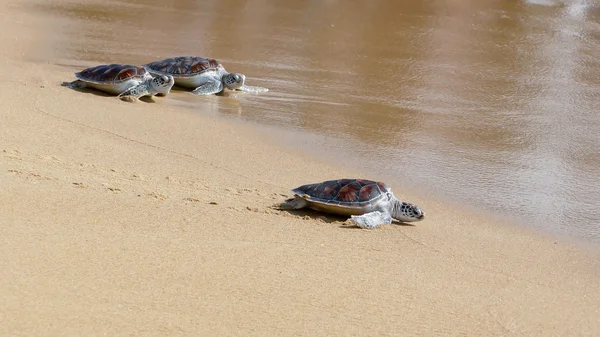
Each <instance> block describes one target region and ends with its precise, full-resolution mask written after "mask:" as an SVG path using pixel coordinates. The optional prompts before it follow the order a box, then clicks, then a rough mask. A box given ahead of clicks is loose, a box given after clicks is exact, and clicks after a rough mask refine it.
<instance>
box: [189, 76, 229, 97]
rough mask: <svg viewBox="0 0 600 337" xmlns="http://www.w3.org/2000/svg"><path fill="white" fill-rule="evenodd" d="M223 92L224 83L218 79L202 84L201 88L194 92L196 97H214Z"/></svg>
mask: <svg viewBox="0 0 600 337" xmlns="http://www.w3.org/2000/svg"><path fill="white" fill-rule="evenodd" d="M221 91H223V82H222V81H219V80H217V79H211V80H209V81H207V82H206V83H203V84H201V85H200V86H199V87H197V88H196V89H194V91H192V94H194V95H212V94H218V93H220V92H221Z"/></svg>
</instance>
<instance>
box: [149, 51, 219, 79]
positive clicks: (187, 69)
mask: <svg viewBox="0 0 600 337" xmlns="http://www.w3.org/2000/svg"><path fill="white" fill-rule="evenodd" d="M145 67H147V68H148V69H150V70H154V71H158V72H161V73H164V74H168V75H173V76H194V75H197V74H200V73H203V72H205V71H209V70H215V71H219V70H220V69H219V68H222V65H221V63H220V62H219V61H217V60H215V59H208V58H204V57H199V56H180V57H172V58H168V59H165V60H162V61H156V62H152V63H148V64H146V65H145Z"/></svg>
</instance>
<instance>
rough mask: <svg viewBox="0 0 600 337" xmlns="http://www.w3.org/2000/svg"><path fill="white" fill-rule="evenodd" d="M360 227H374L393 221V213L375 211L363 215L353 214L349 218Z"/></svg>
mask: <svg viewBox="0 0 600 337" xmlns="http://www.w3.org/2000/svg"><path fill="white" fill-rule="evenodd" d="M348 221H349V222H350V223H351V224H353V225H356V226H358V227H360V228H365V229H373V228H377V227H379V226H381V225H389V224H391V223H392V215H391V214H390V213H388V212H380V211H374V212H370V213H366V214H363V215H352V216H351V217H350V219H349V220H348Z"/></svg>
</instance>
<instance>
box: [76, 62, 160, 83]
mask: <svg viewBox="0 0 600 337" xmlns="http://www.w3.org/2000/svg"><path fill="white" fill-rule="evenodd" d="M146 76H150V74H149V73H148V72H147V71H146V69H144V68H143V67H138V66H133V65H129V64H103V65H99V66H96V67H92V68H87V69H85V70H83V71H81V72H78V73H75V77H77V78H78V79H80V80H82V81H87V82H93V83H100V84H117V83H121V82H125V81H128V80H131V79H135V78H139V79H143V78H144V77H146Z"/></svg>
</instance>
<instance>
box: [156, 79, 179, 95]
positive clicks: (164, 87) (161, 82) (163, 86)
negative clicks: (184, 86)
mask: <svg viewBox="0 0 600 337" xmlns="http://www.w3.org/2000/svg"><path fill="white" fill-rule="evenodd" d="M173 84H175V79H174V78H173V76H171V75H161V76H157V77H155V78H153V79H152V80H151V81H150V86H151V87H152V89H153V90H154V91H156V92H157V93H158V94H161V95H166V94H168V93H169V91H171V88H172V87H173Z"/></svg>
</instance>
